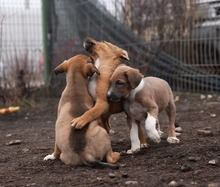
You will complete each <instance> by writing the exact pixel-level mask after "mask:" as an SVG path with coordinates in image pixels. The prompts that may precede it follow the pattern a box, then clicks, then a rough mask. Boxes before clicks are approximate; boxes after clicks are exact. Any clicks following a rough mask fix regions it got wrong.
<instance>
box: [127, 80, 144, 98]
mask: <svg viewBox="0 0 220 187" xmlns="http://www.w3.org/2000/svg"><path fill="white" fill-rule="evenodd" d="M143 87H144V79H141V82H140V83H139V84H138V86H137V87H136V88H135V89H133V90H131V92H130V94H129V99H134V98H135V95H136V94H137V93H138V92H140V91H141V90H142V89H143Z"/></svg>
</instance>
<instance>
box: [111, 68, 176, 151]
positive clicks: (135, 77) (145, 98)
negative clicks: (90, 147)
mask: <svg viewBox="0 0 220 187" xmlns="http://www.w3.org/2000/svg"><path fill="white" fill-rule="evenodd" d="M110 85H111V86H110V88H109V91H108V97H109V99H110V100H111V101H119V100H124V102H123V103H124V104H123V106H124V111H125V112H126V114H127V116H128V125H129V128H130V138H131V149H130V150H128V152H127V153H133V152H135V151H138V150H139V149H140V141H139V138H138V126H137V125H139V124H140V123H141V122H144V123H145V129H146V131H147V134H148V136H149V138H151V139H152V140H153V141H155V142H157V143H159V142H160V133H161V131H160V130H159V129H158V130H156V124H157V125H158V126H159V122H158V113H159V112H161V111H163V110H166V112H167V115H168V117H169V121H170V124H169V127H168V139H167V141H168V142H169V143H179V139H177V138H176V135H175V126H174V123H175V112H176V108H175V103H174V100H173V94H172V91H171V88H170V86H169V85H168V83H167V82H166V81H164V80H162V79H159V78H156V77H146V78H143V75H142V74H141V73H140V72H139V70H137V69H134V68H131V67H128V66H125V65H120V66H118V67H117V68H116V70H115V71H114V73H113V75H112V77H111V79H110Z"/></svg>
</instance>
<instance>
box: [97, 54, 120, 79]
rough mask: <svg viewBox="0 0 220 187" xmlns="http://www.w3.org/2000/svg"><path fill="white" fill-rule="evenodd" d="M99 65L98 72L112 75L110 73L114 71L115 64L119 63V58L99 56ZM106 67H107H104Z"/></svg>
mask: <svg viewBox="0 0 220 187" xmlns="http://www.w3.org/2000/svg"><path fill="white" fill-rule="evenodd" d="M98 59H99V62H100V65H99V70H100V73H106V74H110V76H111V75H112V73H113V72H114V71H115V69H116V68H117V66H118V65H119V64H120V60H119V59H118V58H115V57H112V56H109V57H108V58H107V57H100V58H98ZM106 67H108V68H106Z"/></svg>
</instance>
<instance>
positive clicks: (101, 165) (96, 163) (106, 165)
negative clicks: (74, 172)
mask: <svg viewBox="0 0 220 187" xmlns="http://www.w3.org/2000/svg"><path fill="white" fill-rule="evenodd" d="M83 163H84V164H85V165H87V166H90V167H94V168H110V169H118V168H119V166H118V165H117V164H111V163H107V162H100V161H98V160H93V161H91V160H90V159H84V160H83Z"/></svg>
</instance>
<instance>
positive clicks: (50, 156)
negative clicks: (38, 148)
mask: <svg viewBox="0 0 220 187" xmlns="http://www.w3.org/2000/svg"><path fill="white" fill-rule="evenodd" d="M55 159H56V157H55V156H54V155H53V154H51V155H47V156H45V157H44V160H45V161H46V160H55Z"/></svg>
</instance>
